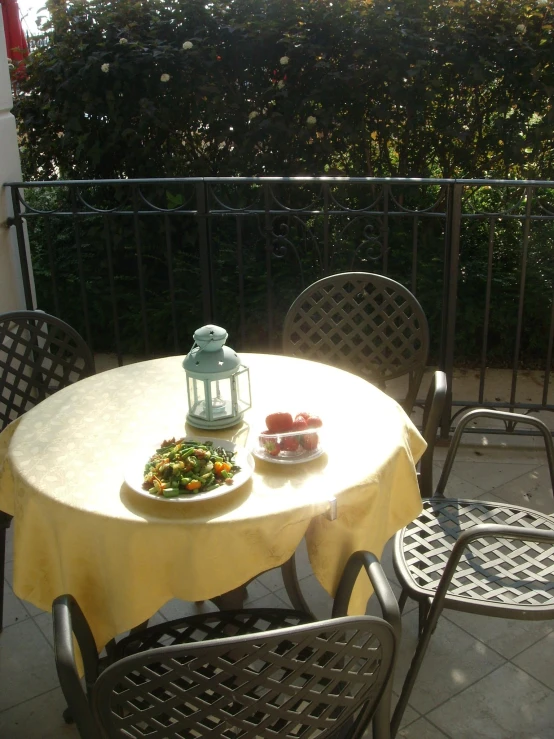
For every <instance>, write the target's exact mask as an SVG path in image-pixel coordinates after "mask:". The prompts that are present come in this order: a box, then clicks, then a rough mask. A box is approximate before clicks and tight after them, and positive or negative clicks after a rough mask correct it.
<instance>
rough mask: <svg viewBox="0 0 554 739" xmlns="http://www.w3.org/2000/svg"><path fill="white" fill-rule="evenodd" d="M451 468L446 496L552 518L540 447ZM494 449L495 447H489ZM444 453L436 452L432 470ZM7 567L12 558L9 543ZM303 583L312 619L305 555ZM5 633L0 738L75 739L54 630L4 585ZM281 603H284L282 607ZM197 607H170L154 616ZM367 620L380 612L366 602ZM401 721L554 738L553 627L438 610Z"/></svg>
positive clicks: (324, 606) (413, 727)
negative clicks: (60, 683)
mask: <svg viewBox="0 0 554 739" xmlns="http://www.w3.org/2000/svg"><path fill="white" fill-rule="evenodd" d="M473 441H474V442H477V444H484V443H485V442H486V441H489V444H488V445H482V446H467V447H464V448H463V449H462V450H461V452H460V454H459V456H458V461H457V463H456V465H455V468H454V474H453V477H452V478H451V485H450V487H449V492H450V493H451V494H452V495H460V496H464V497H468V498H469V497H471V498H488V499H499V500H503V501H508V502H510V503H517V504H521V505H527V506H534V507H536V508H538V509H540V510H541V511H545V512H548V513H552V512H554V504H553V502H552V492H551V488H550V483H549V480H548V474H547V467H546V464H545V456H544V453H543V452H542V448H541V443H540V441H539V440H538V439H530V438H529V439H526V440H525V442H526V444H525V445H524V447H518V448H517V449H516V448H512V447H511V446H510V448H509V449H506V448H502V445H503V441H502V437H489V440H486V439H483V440H481V439H479V437H475V438H474V439H473ZM494 444H496V445H498V446H494ZM442 458H444V450H443V449H439V450H438V451H437V455H436V459H437V469H438V468H439V467H440V461H441V459H442ZM7 558H8V562H11V560H12V548H11V541H10V546H9V550H8V557H7ZM383 562H384V565H385V570H386V572H387V574H388V576H389V577H390V579H391V582H392V584H393V587H394V588H395V590H396V592H398V585H397V583H396V581H395V578H394V572H393V570H392V567H391V565H390V554H389V552H388V551H386V552H385V554H384V556H383ZM299 567H300V574H301V576H302V585H303V589H304V591H305V593H306V594H307V596H308V598H309V600H310V602H311V603H312V604H313V605H314V608H315V610H316V612H317V613H318V615H319V616H324V615H327V614H329V604H330V599H329V598H328V596H327V595H326V594H325V593H324V592H323V591H322V589H321V587H320V586H319V584H318V583H317V582H316V580H315V578H314V576H313V575H312V574H311V570H310V567H309V564H308V561H307V556H306V553H305V550H302V551H301V556H300V559H299ZM6 581H7V583H6V589H7V593H6V614H5V623H6V627H5V629H4V632H3V633H2V634H1V635H0V686H1V687H0V737H1V738H2V739H63V738H64V737H77V736H78V735H77V731H76V729H75V728H74V727H73V726H67V725H65V724H64V722H63V720H62V710H63V708H64V701H63V697H62V695H61V692H60V689H59V688H58V687H57V677H56V672H55V668H54V655H53V651H52V633H51V631H52V623H51V618H50V615H49V614H48V613H43V612H41V611H39V610H38V609H36V608H35V607H34V606H32V605H31V604H29V603H25V602H23V601H20V600H19V599H18V598H16V597H15V595H14V593H13V591H12V589H11V581H12V577H11V565H8V567H7V577H6ZM283 603H287V598H286V595H285V593H284V590H283V588H282V582H281V580H280V575H279V574H278V573H277V572H271V573H268V574H266V575H265V576H263V577H261V578H260V579H259V580H258V581H256V582H255V583H253V584H252V585H251V586H250V587H249V604H255V605H260V606H261V605H264V606H271V605H275V606H282V605H283ZM287 604H288V603H287ZM193 608H194V606H192V605H191V604H187V603H182V602H178V601H172V602H170V603H168V604H167V605H166V606H165V607H164V608H162V610H161V611H160V612H159V614H158V617H159V618H174V617H176V616H177V615H181V614H184V613H186V612H189V611H191V610H192V609H193ZM369 611H370V612H375V613H377V610H376V609H375V604H372V603H371V601H370V606H369ZM445 614H446V615H444V616H443V617H442V619H441V621H440V623H439V626H438V628H437V630H436V632H435V634H434V637H433V640H432V643H431V647H430V649H429V651H428V653H427V657H426V662H425V664H424V667H423V670H422V673H421V674H420V676H419V679H418V683H417V685H416V689H415V690H414V693H413V695H412V699H411V702H410V707H409V708H408V710H407V711H406V714H405V717H404V726H403V728H402V729H401V731H400V736H401V737H403V738H404V739H407V738H409V739H445V737H450V739H477V738H479V739H512V738H513V739H551V738H552V737H553V736H554V670H553V669H552V666H553V665H554V622H542V623H541V622H536V623H523V622H521V621H505V620H502V619H489V618H483V617H476V616H470V615H467V614H456V613H454V612H445ZM403 623H404V634H403V645H402V650H401V658H400V665H399V675H398V682H399V683H400V681H401V679H402V677H403V675H404V673H405V671H406V669H407V665H408V655H409V654H410V653H411V652H412V651H413V647H414V643H415V627H416V611H414V610H413V606H412V608H409V607H408V608H407V609H406V613H405V616H404V619H403Z"/></svg>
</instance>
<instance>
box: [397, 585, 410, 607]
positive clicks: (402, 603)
mask: <svg viewBox="0 0 554 739" xmlns="http://www.w3.org/2000/svg"><path fill="white" fill-rule="evenodd" d="M407 600H408V591H407V590H405V589H404V588H402V592H401V593H400V598H399V599H398V608H399V609H400V613H402V611H403V610H404V606H405V605H406V601H407Z"/></svg>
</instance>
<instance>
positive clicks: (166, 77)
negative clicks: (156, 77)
mask: <svg viewBox="0 0 554 739" xmlns="http://www.w3.org/2000/svg"><path fill="white" fill-rule="evenodd" d="M170 79H171V77H170V76H169V75H168V74H165V73H164V74H162V76H161V77H160V82H169V80H170Z"/></svg>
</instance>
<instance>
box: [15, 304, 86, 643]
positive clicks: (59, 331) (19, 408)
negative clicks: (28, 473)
mask: <svg viewBox="0 0 554 739" xmlns="http://www.w3.org/2000/svg"><path fill="white" fill-rule="evenodd" d="M94 371H95V370H94V358H93V356H92V353H91V351H90V349H89V348H88V346H87V345H86V343H85V341H84V339H83V338H82V337H81V336H80V335H79V334H78V333H77V331H75V329H73V328H71V326H69V325H68V324H67V323H65V322H64V321H62V320H60V319H59V318H56V317H55V316H51V315H49V314H48V313H43V312H42V311H28V310H22V311H13V312H11V313H2V314H0V390H1V391H0V430H2V429H4V428H5V427H6V426H7V425H8V424H9V423H10V421H13V420H15V419H16V418H19V416H21V415H22V414H23V413H25V411H27V410H29V409H30V408H32V407H33V406H35V405H37V403H40V401H41V400H44V399H45V398H46V397H48V396H49V395H52V394H53V393H55V392H56V391H57V390H60V389H61V388H63V387H66V386H67V385H70V384H71V383H73V382H75V381H76V380H80V379H81V378H83V377H88V376H89V375H93V374H94ZM11 520H12V517H11V516H8V514H6V513H3V512H1V511H0V583H1V587H0V631H1V630H2V625H3V612H4V559H5V552H6V532H7V530H8V528H9V526H10V523H11Z"/></svg>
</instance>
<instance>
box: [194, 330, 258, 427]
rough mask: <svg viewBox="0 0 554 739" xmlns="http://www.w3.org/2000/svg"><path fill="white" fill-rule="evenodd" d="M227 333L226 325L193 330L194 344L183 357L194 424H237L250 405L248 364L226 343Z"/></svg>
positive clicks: (202, 425) (201, 425) (210, 425)
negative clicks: (244, 363) (224, 326)
mask: <svg viewBox="0 0 554 739" xmlns="http://www.w3.org/2000/svg"><path fill="white" fill-rule="evenodd" d="M227 336H228V334H227V331H225V329H224V328H221V327H220V326H212V325H208V326H202V328H199V329H198V330H197V331H195V332H194V344H193V346H192V349H191V350H190V352H189V353H188V354H187V356H186V357H185V358H184V360H183V367H184V369H185V372H186V376H187V394H188V403H189V412H188V414H187V422H188V423H190V425H191V426H196V427H197V428H201V429H223V428H227V427H228V426H235V424H237V423H240V421H242V416H243V413H244V411H246V410H248V408H250V406H251V399H250V373H249V371H248V367H245V366H244V365H243V364H242V362H241V359H240V357H239V355H238V354H237V353H236V352H235V350H234V349H231V347H229V346H225V341H226V340H227Z"/></svg>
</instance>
